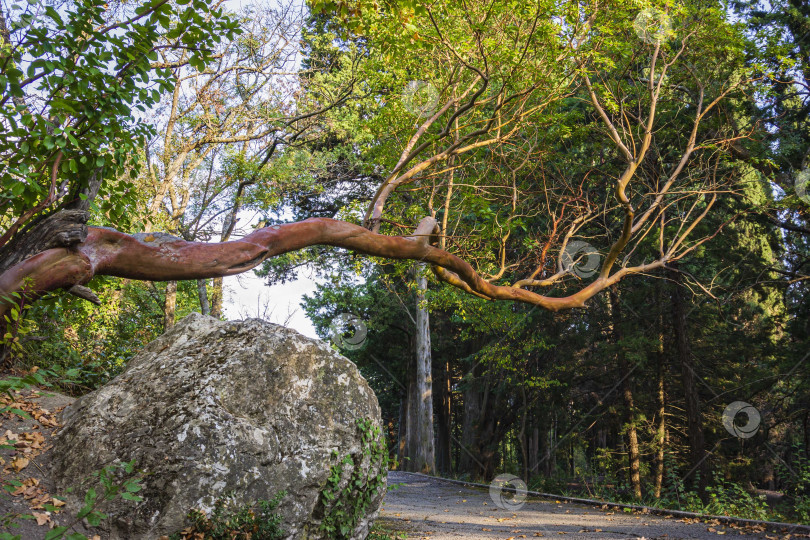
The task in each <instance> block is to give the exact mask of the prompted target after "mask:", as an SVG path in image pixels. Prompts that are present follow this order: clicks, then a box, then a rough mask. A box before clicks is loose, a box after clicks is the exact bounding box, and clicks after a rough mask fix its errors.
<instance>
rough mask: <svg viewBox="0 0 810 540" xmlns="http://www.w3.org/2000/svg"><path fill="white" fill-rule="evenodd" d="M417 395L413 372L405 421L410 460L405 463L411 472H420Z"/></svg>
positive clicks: (406, 468) (409, 385)
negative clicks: (417, 458) (418, 465)
mask: <svg viewBox="0 0 810 540" xmlns="http://www.w3.org/2000/svg"><path fill="white" fill-rule="evenodd" d="M417 396H418V393H417V390H416V375H415V374H411V376H410V377H409V380H408V407H407V409H406V412H407V415H408V420H407V421H406V422H405V426H406V429H407V436H406V439H407V441H406V445H405V457H406V458H407V460H408V461H407V464H406V465H405V470H406V471H410V472H419V471H418V469H417V464H416V453H417V451H418V450H417V448H418V447H419V438H418V433H419V430H418V429H417V427H416V426H417V425H418V424H419V420H418V415H417V411H418V407H417V404H416V402H417V401H418V397H417Z"/></svg>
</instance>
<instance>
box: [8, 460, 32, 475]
mask: <svg viewBox="0 0 810 540" xmlns="http://www.w3.org/2000/svg"><path fill="white" fill-rule="evenodd" d="M28 463H30V461H29V460H28V458H24V457H22V456H20V457H18V458H15V459H14V461H12V462H11V466H12V467H14V470H15V471H17V472H20V471H21V470H23V469H24V468H26V467H28Z"/></svg>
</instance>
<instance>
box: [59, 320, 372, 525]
mask: <svg viewBox="0 0 810 540" xmlns="http://www.w3.org/2000/svg"><path fill="white" fill-rule="evenodd" d="M358 419H370V420H371V423H372V425H373V426H375V427H377V428H378V427H379V425H380V409H379V405H378V403H377V398H376V397H375V395H374V393H373V392H372V390H371V388H370V387H369V386H368V384H367V383H366V381H365V380H364V379H363V377H362V376H361V375H360V372H359V371H358V370H357V368H356V366H355V365H354V364H353V363H352V362H350V361H349V360H347V359H346V358H344V357H342V356H340V355H339V354H337V353H336V352H334V351H333V350H331V348H330V347H329V346H328V344H326V343H323V342H320V341H317V340H313V339H309V338H306V337H303V336H301V335H300V334H298V333H297V332H295V331H294V330H291V329H287V328H284V327H281V326H278V325H274V324H271V323H267V322H264V321H260V320H256V319H250V320H246V321H237V322H222V321H218V320H216V319H213V318H211V317H207V316H202V315H199V314H192V315H189V316H188V317H186V318H185V319H183V320H182V321H181V322H179V323H178V324H177V325H176V326H175V327H174V328H173V329H171V330H170V331H169V332H167V333H166V334H164V335H163V336H161V337H160V338H158V339H156V340H155V341H153V342H152V343H150V344H149V345H148V346H147V347H146V348H145V349H144V350H143V351H142V352H141V353H139V354H138V355H137V356H136V357H135V358H133V359H132V361H131V362H130V363H129V365H128V367H127V369H126V371H125V372H124V373H122V374H121V375H119V376H118V377H116V378H115V379H113V380H112V381H111V382H110V383H109V384H107V385H106V386H104V387H103V388H100V389H99V390H97V391H95V392H92V393H91V394H88V395H86V396H84V397H83V398H81V399H79V400H78V401H76V402H75V403H74V404H73V405H71V406H70V407H68V408H67V409H66V410H65V413H64V424H65V425H64V428H63V429H62V430H61V431H60V432H59V433H58V434H57V435H56V437H55V439H54V463H53V470H52V474H53V477H54V480H55V482H56V485H57V488H58V489H59V492H60V493H64V492H65V491H66V490H67V488H74V489H73V492H72V495H70V496H69V499H68V508H69V509H71V508H72V509H73V510H74V511H75V510H76V509H78V508H79V507H80V506H81V504H82V500H83V496H84V493H85V491H86V489H87V487H88V486H89V483H90V482H92V480H87V478H88V477H90V475H91V474H92V473H93V471H97V470H99V469H101V468H102V467H104V466H105V465H109V464H110V463H115V462H126V461H130V460H132V459H134V460H135V462H136V465H135V466H136V468H137V469H138V470H140V471H142V472H143V474H144V479H143V482H142V484H143V485H144V489H143V490H142V491H141V492H140V493H138V494H139V495H141V496H143V497H144V500H143V501H142V502H139V503H133V502H131V501H124V500H115V501H113V502H112V504H111V506H107V507H105V508H104V511H105V512H106V513H107V514H109V515H110V518H111V519H109V520H107V523H108V525H107V526H108V528H109V536H110V537H111V538H127V539H135V538H150V539H153V538H158V537H159V536H160V535H162V534H170V533H173V532H176V531H179V530H180V529H181V528H182V527H183V526H184V523H185V516H186V515H187V513H188V512H189V510H191V509H192V508H195V509H201V510H203V511H206V512H210V511H211V509H212V508H213V505H214V502H215V500H216V499H217V498H218V497H220V496H222V495H224V494H226V493H229V492H233V493H234V498H235V501H236V503H237V504H253V503H255V501H257V500H259V499H272V498H273V496H274V495H276V494H277V493H278V492H280V491H282V490H283V491H285V492H286V496H285V497H284V499H283V500H282V502H281V505H280V506H279V510H278V511H279V513H280V514H282V515H283V517H284V522H283V527H284V529H285V530H286V531H287V533H288V536H287V538H308V539H309V538H311V539H320V538H341V537H346V538H352V539H355V538H365V536H366V535H367V532H368V527H369V522H370V520H371V519H373V517H374V516H375V515H376V514H377V512H378V509H379V506H380V504H381V501H382V497H383V495H384V494H385V471H384V470H380V469H381V468H382V464H381V461H382V459H381V458H380V457H379V456H378V454H376V453H375V452H373V451H369V446H370V442H369V440H368V436H366V437H365V438H364V437H363V434H364V431H363V430H362V429H360V428H359V427H358V425H357V420H358ZM365 433H368V431H365ZM376 438H377V437H376V436H375V437H373V438H372V441H373V440H376ZM330 470H331V471H334V470H339V472H340V474H339V477H340V480H339V482H338V481H336V480H335V479H334V478H335V475H334V474H332V478H333V480H332V482H331V483H330V486H332V487H331V488H330V489H331V492H332V493H337V494H338V495H337V497H335V498H331V497H328V496H324V495H323V491H324V487H325V486H326V484H327V481H328V478H329V477H330ZM358 479H359V480H360V482H357V480H358ZM350 481H351V483H352V485H354V484H355V482H357V483H359V484H361V486H360V488H353V487H351V486H349V487H348V488H347V485H348V484H349V483H350ZM358 501H360V502H361V503H363V504H362V506H363V508H361V511H360V512H357V508H358ZM352 515H355V516H357V517H356V518H352ZM347 516H348V517H347ZM324 522H326V523H327V524H331V525H332V526H333V527H334V526H337V528H339V526H340V525H343V527H344V536H341V534H340V533H339V532H334V531H333V532H331V533H330V532H327V531H325V530H323V529H324Z"/></svg>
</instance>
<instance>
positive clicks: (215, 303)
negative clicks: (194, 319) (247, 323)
mask: <svg viewBox="0 0 810 540" xmlns="http://www.w3.org/2000/svg"><path fill="white" fill-rule="evenodd" d="M212 288H213V290H212V291H211V316H212V317H214V318H215V319H221V318H222V278H221V277H220V278H214V279H213V286H212Z"/></svg>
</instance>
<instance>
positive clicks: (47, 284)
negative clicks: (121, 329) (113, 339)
mask: <svg viewBox="0 0 810 540" xmlns="http://www.w3.org/2000/svg"><path fill="white" fill-rule="evenodd" d="M437 230H438V227H437V226H436V221H435V220H434V219H433V218H430V217H428V218H425V219H423V220H422V222H421V223H420V225H419V227H418V228H417V230H416V232H415V234H414V236H410V237H400V236H386V235H382V234H378V233H374V232H372V231H369V230H368V229H366V228H364V227H361V226H359V225H354V224H352V223H347V222H344V221H336V220H333V219H328V218H312V219H307V220H305V221H300V222H297V223H288V224H283V225H273V226H272V227H265V228H263V229H259V230H257V231H255V232H253V233H251V234H249V235H247V236H245V237H244V238H242V239H241V240H235V241H230V242H221V243H218V244H208V243H203V242H188V241H185V240H183V239H181V238H177V237H174V236H171V235H168V234H165V233H138V234H134V235H128V234H125V233H122V232H119V231H116V230H114V229H109V228H103V227H88V228H87V237H86V239H85V240H84V241H83V242H81V243H79V244H76V245H75V246H71V247H63V248H53V249H48V250H45V251H43V252H41V253H38V254H36V255H34V256H33V257H30V258H28V259H26V260H24V261H22V262H20V263H18V264H16V265H14V266H12V267H10V268H8V269H7V270H6V271H5V272H3V273H2V274H0V316H2V315H3V314H4V313H5V311H6V310H8V309H9V307H10V305H8V304H3V300H2V298H3V297H9V296H10V295H11V294H12V293H15V292H21V293H23V294H24V295H25V296H26V298H28V299H29V300H31V299H35V298H37V297H39V296H42V295H43V294H45V293H46V292H48V291H53V290H56V289H60V288H66V289H71V288H72V287H74V286H75V285H84V284H85V283H87V282H88V281H90V279H91V278H92V277H93V276H96V275H106V276H117V277H122V278H128V279H139V280H150V281H172V280H184V279H205V278H212V277H223V276H231V275H235V274H239V273H242V272H245V271H247V270H250V269H252V268H255V267H256V266H258V265H259V264H261V263H262V262H263V261H264V260H266V259H268V258H270V257H275V256H278V255H281V254H284V253H288V252H290V251H295V250H299V249H302V248H305V247H309V246H313V245H326V246H334V247H339V248H344V249H349V250H351V251H355V252H357V253H362V254H366V255H373V256H378V257H386V258H390V259H410V260H417V261H423V262H427V263H430V264H432V265H433V267H434V271H435V272H436V274H437V276H438V277H439V278H440V279H442V280H443V281H446V282H448V283H450V284H452V285H454V286H456V287H459V288H461V289H463V290H465V291H467V292H470V293H472V294H475V295H477V296H481V297H484V298H488V299H492V300H517V301H521V302H526V303H529V304H533V305H537V306H540V307H542V308H544V309H548V310H551V311H559V310H562V309H568V308H575V307H584V305H585V301H586V300H588V299H590V298H591V297H593V296H594V295H596V294H597V293H599V292H600V291H602V290H603V289H605V288H606V287H609V286H610V285H612V284H614V283H616V282H618V281H619V280H620V279H622V278H623V277H624V276H626V275H628V274H631V273H640V272H647V271H649V270H652V269H654V268H658V267H661V266H663V265H664V263H665V260H658V261H654V262H652V263H649V264H644V265H641V266H637V267H632V268H622V269H620V270H619V271H617V272H615V273H614V274H613V275H612V276H610V277H606V278H603V277H600V278H598V279H596V280H595V281H594V282H592V283H590V284H589V285H587V286H586V287H584V288H583V289H581V290H579V291H578V292H576V293H574V294H572V295H570V296H566V297H560V298H554V297H548V296H542V295H539V294H537V293H534V292H531V291H527V290H525V289H520V288H516V287H509V286H501V285H494V284H492V283H489V282H487V281H486V280H484V279H483V278H481V276H479V275H478V273H477V272H476V271H475V270H474V269H473V267H472V266H471V265H470V264H469V263H467V262H466V261H464V260H462V259H460V258H459V257H456V256H455V255H452V254H450V253H447V252H446V251H444V250H441V249H439V248H437V247H434V246H433V245H431V241H434V240H435V236H434V235H435V233H436V231H437Z"/></svg>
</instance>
